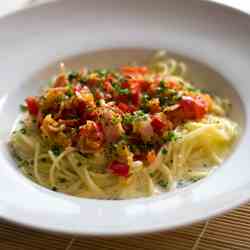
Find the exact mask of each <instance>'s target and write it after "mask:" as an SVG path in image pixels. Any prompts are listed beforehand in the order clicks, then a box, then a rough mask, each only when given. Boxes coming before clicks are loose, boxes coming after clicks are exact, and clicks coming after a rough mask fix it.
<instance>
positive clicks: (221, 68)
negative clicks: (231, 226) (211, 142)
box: [0, 0, 250, 235]
mask: <svg viewBox="0 0 250 250" xmlns="http://www.w3.org/2000/svg"><path fill="white" fill-rule="evenodd" d="M0 34H1V39H0V55H1V60H0V69H1V74H0V82H1V84H0V93H1V98H0V121H1V133H0V139H1V145H0V166H1V169H0V190H1V195H0V216H1V217H2V218H5V219H7V220H10V221H12V222H17V223H20V224H23V225H28V226H32V227H35V228H38V229H43V230H50V231H55V232H63V233H71V234H80V235H120V234H134V233H145V232H151V231H158V230H166V229H172V228H175V227H177V226H181V225H184V224H189V223H193V222H196V221H198V220H202V219H206V218H208V217H210V216H214V215H217V214H219V213H222V212H225V211H227V210H228V209H231V208H233V207H235V206H238V205H239V204H241V203H242V202H246V201H247V200H248V199H249V198H250V164H249V155H250V150H249V149H250V127H249V117H250V98H249V94H250V82H249V68H250V17H249V16H248V15H246V14H244V13H241V12H239V11H236V10H233V9H230V8H228V7H224V6H221V5H217V4H214V3H210V2H206V1H197V0H189V1H186V0H178V1H176V0H162V1H160V0H159V1H151V0H145V1H139V0H137V1H136V0H131V1H117V0H105V1H98V0H86V1H81V0H76V1H63V2H58V3H52V4H48V5H44V6H40V7H38V8H34V9H30V10H26V11H22V12H20V13H17V14H15V15H13V16H9V17H7V18H4V19H2V20H0ZM154 49H167V50H168V51H170V52H172V53H176V54H178V55H180V56H184V58H186V59H185V60H186V61H187V62H188V65H189V66H190V68H191V70H192V71H193V72H194V78H195V79H196V80H197V81H198V82H199V83H201V86H204V85H205V86H206V87H207V88H208V89H210V90H212V91H214V92H215V93H217V94H219V95H222V96H228V97H229V98H230V99H231V100H232V102H233V111H232V118H233V119H235V120H236V121H237V122H238V123H239V124H240V125H241V127H242V136H241V138H240V140H239V142H238V144H237V146H236V148H235V150H234V152H233V154H232V155H231V156H230V157H229V159H228V160H226V162H225V163H224V164H223V165H222V166H221V168H219V169H218V170H217V171H215V172H214V174H213V175H212V176H210V177H208V178H206V179H204V180H202V181H200V182H198V183H196V184H193V185H191V186H189V187H187V188H185V189H182V190H177V191H175V192H170V193H167V194H164V195H160V196H157V197H153V198H142V199H134V200H125V201H103V200H89V199H79V198H74V197H70V196H66V195H63V194H60V193H55V192H52V191H49V190H46V189H45V188H42V187H40V186H38V185H36V184H34V183H32V182H31V181H29V180H27V179H26V178H25V177H23V176H22V175H21V174H20V172H19V171H18V169H17V167H16V165H15V163H14V161H13V159H12V157H11V156H10V154H9V151H8V149H7V146H6V143H7V141H8V136H9V133H10V130H11V128H12V126H13V124H14V122H15V120H16V118H17V116H18V114H19V104H20V103H22V101H23V99H24V98H25V96H27V95H31V94H34V93H37V92H38V90H39V88H40V87H41V85H43V84H46V79H48V78H49V76H50V75H53V74H54V73H55V72H56V69H57V62H59V61H60V60H64V61H65V62H66V65H69V67H73V68H74V67H79V66H80V65H81V64H83V63H84V64H87V65H88V66H97V67H98V66H99V67H100V66H110V65H114V64H115V65H117V64H121V63H126V62H129V61H131V60H137V61H144V60H146V58H147V57H148V56H149V55H150V54H152V51H153V50H154ZM42 80H44V81H42Z"/></svg>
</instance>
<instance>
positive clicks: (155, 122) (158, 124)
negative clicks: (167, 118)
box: [151, 117, 166, 135]
mask: <svg viewBox="0 0 250 250" xmlns="http://www.w3.org/2000/svg"><path fill="white" fill-rule="evenodd" d="M151 125H152V127H153V129H154V132H155V133H157V134H159V135H161V134H162V130H163V129H164V128H165V127H166V124H165V123H164V122H163V121H162V120H161V119H160V118H158V117H153V118H152V121H151Z"/></svg>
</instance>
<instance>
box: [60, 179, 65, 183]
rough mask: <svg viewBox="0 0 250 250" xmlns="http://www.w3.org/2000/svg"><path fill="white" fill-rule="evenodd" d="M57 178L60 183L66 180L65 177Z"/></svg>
mask: <svg viewBox="0 0 250 250" xmlns="http://www.w3.org/2000/svg"><path fill="white" fill-rule="evenodd" d="M58 180H59V182H60V183H64V182H66V179H65V178H59V179H58Z"/></svg>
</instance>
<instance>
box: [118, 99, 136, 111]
mask: <svg viewBox="0 0 250 250" xmlns="http://www.w3.org/2000/svg"><path fill="white" fill-rule="evenodd" d="M117 107H118V108H119V109H120V110H121V111H123V112H124V113H132V112H134V111H135V110H136V108H135V107H134V106H133V105H130V106H129V105H127V104H126V103H123V102H120V103H118V105H117Z"/></svg>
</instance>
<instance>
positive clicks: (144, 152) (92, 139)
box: [9, 52, 238, 199]
mask: <svg viewBox="0 0 250 250" xmlns="http://www.w3.org/2000/svg"><path fill="white" fill-rule="evenodd" d="M186 71H187V67H186V65H185V64H184V63H182V62H178V61H176V60H174V59H171V58H168V57H166V55H165V53H164V52H158V53H157V54H156V55H155V56H154V57H153V59H152V60H151V61H150V62H149V63H148V65H136V64H133V65H124V66H122V67H119V68H114V69H113V68H111V69H87V68H82V69H80V70H78V71H72V70H67V69H66V68H65V66H64V65H63V64H61V67H60V72H59V74H58V75H57V76H55V77H54V78H53V79H52V80H51V81H50V84H49V86H47V87H46V88H44V89H43V90H42V92H41V94H40V95H39V96H29V97H27V98H26V99H25V103H24V105H21V110H22V111H23V115H22V119H21V121H20V125H18V126H17V127H16V128H15V130H14V131H13V133H12V134H11V138H10V143H9V144H10V148H11V151H12V153H13V156H14V157H15V159H16V161H17V165H18V167H19V168H20V170H21V171H22V172H23V174H24V175H25V176H27V177H28V178H30V179H31V180H33V181H34V182H36V183H38V184H40V185H42V186H44V187H46V188H48V189H51V190H53V191H57V192H62V193H65V194H69V195H73V196H77V197H85V198H86V197H87V198H97V199H129V198H136V197H146V196H152V195H154V194H157V193H162V192H167V191H170V190H174V189H176V188H178V187H182V186H186V185H188V184H190V183H193V182H196V181H198V180H200V179H202V178H203V177H206V176H208V175H209V174H210V173H211V171H212V170H213V169H214V168H215V167H216V166H218V165H220V164H221V162H222V161H223V160H224V159H225V157H226V156H227V154H228V153H229V152H230V149H231V148H232V145H233V143H234V141H235V138H237V135H238V126H237V124H236V123H235V122H233V121H232V120H230V119H229V118H228V111H229V110H230V103H229V101H228V100H225V99H222V98H219V97H217V96H215V95H212V94H211V93H208V92H206V91H205V90H203V89H198V88H197V87H195V85H193V83H192V82H191V81H190V80H189V79H188V78H187V77H186V76H185V73H186Z"/></svg>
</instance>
